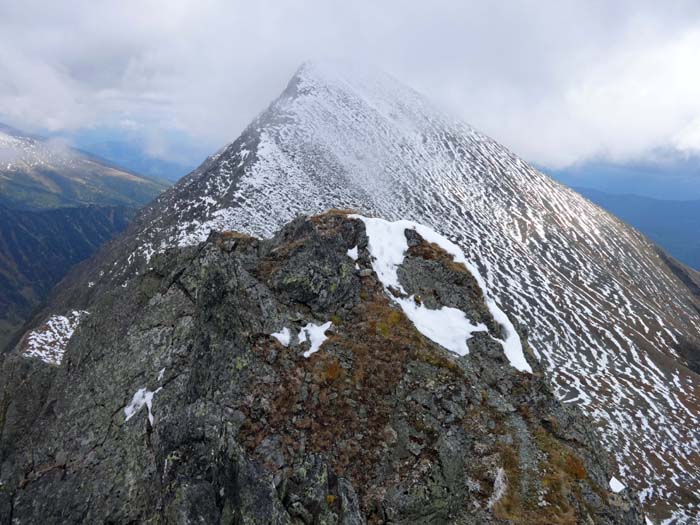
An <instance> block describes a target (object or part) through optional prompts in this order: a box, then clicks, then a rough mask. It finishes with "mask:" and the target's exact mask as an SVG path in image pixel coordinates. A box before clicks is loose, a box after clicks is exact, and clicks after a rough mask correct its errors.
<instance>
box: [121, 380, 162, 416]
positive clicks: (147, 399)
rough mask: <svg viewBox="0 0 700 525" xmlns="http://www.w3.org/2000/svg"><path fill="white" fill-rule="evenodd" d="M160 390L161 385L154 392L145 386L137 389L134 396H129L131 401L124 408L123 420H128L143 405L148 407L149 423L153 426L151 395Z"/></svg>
mask: <svg viewBox="0 0 700 525" xmlns="http://www.w3.org/2000/svg"><path fill="white" fill-rule="evenodd" d="M163 370H165V369H163ZM161 390H163V388H162V387H161V388H158V389H157V390H156V391H155V392H151V391H150V390H148V389H147V388H145V387H144V388H140V389H138V390H137V391H136V393H135V394H134V397H132V398H131V403H129V404H128V405H127V406H126V407H125V408H124V416H125V417H126V419H125V421H129V420H130V419H131V418H132V417H133V416H134V414H136V413H138V411H139V410H141V409H142V408H143V407H144V405H145V406H146V408H147V409H148V421H149V422H150V423H151V426H153V421H154V419H153V411H152V408H153V396H155V395H156V394H157V393H158V392H160V391H161Z"/></svg>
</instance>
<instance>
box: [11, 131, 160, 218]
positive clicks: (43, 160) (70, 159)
mask: <svg viewBox="0 0 700 525" xmlns="http://www.w3.org/2000/svg"><path fill="white" fill-rule="evenodd" d="M167 186H168V184H167V183H166V182H163V181H160V180H156V179H150V178H147V177H143V176H141V175H137V174H135V173H131V172H129V171H126V170H124V169H121V168H119V167H117V166H114V165H112V164H111V163H109V162H108V161H105V160H102V159H100V158H98V157H94V156H92V155H90V154H87V153H84V152H81V151H78V150H76V149H73V148H70V147H67V146H66V145H65V144H63V143H61V142H60V141H57V140H47V139H43V138H41V137H36V136H33V135H29V134H26V133H22V132H21V131H18V130H16V129H13V128H11V127H9V126H5V125H2V124H0V204H3V205H4V206H6V207H7V208H13V209H25V210H40V209H47V208H61V207H66V206H83V205H100V206H105V205H107V206H127V207H137V208H138V207H140V206H142V205H143V204H145V203H147V202H149V201H150V200H151V199H153V197H155V196H156V195H158V194H159V193H160V192H161V191H163V190H164V189H165V188H166V187H167Z"/></svg>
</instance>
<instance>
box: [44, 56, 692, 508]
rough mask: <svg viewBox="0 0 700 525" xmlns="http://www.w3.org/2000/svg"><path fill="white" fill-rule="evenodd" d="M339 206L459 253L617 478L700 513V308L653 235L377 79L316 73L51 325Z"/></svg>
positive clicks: (164, 202) (294, 85)
mask: <svg viewBox="0 0 700 525" xmlns="http://www.w3.org/2000/svg"><path fill="white" fill-rule="evenodd" d="M328 208H342V209H347V208H350V209H355V210H358V211H359V212H360V213H362V214H363V215H365V216H374V217H381V218H383V219H386V220H390V221H396V220H403V219H405V220H410V221H415V222H418V223H421V224H424V225H426V226H428V227H430V228H432V229H433V230H435V231H437V232H438V233H440V234H441V235H443V236H444V237H446V238H448V239H449V240H450V241H451V242H452V243H454V244H455V245H458V246H459V247H460V249H461V250H462V251H463V252H464V254H465V256H466V258H467V259H468V260H469V261H470V262H471V263H472V264H473V266H474V267H475V268H477V269H478V270H479V271H480V273H481V274H482V275H483V276H484V280H485V283H486V285H487V287H488V289H489V290H491V292H492V294H493V297H492V298H493V301H494V302H495V303H496V304H497V305H498V307H499V308H500V309H501V310H502V311H503V312H504V313H506V314H507V315H508V318H509V319H512V320H513V321H514V324H516V325H520V326H524V327H527V329H528V330H529V333H530V337H529V345H530V347H531V348H532V350H533V353H534V354H535V355H536V356H537V357H538V359H539V360H540V361H541V364H542V367H543V369H544V370H545V371H546V374H547V375H548V378H549V380H550V381H551V383H552V385H553V388H554V390H555V393H556V395H557V397H558V398H559V399H560V400H562V401H563V402H565V403H567V404H572V405H576V406H578V407H579V408H580V409H581V410H582V411H583V412H584V413H585V414H586V415H587V416H588V417H589V418H590V420H591V424H590V428H592V429H593V430H594V431H595V432H596V433H597V434H598V436H599V438H600V440H601V441H602V443H603V444H604V446H605V447H606V448H607V450H608V451H609V452H610V453H612V454H613V455H614V457H615V460H616V463H617V466H616V469H617V475H616V476H615V477H616V479H618V480H620V481H621V482H622V483H624V485H626V486H628V487H630V488H631V489H636V490H639V491H641V494H642V499H643V502H644V504H645V505H646V507H647V508H649V509H652V510H653V511H654V512H655V515H658V516H659V517H665V518H668V517H670V516H671V515H673V516H675V517H683V516H686V517H687V516H693V515H696V514H697V512H698V510H700V499H699V498H698V496H697V494H700V472H698V470H697V450H698V447H700V436H697V428H700V398H698V397H697V395H696V393H697V392H698V391H700V376H699V375H698V374H697V373H696V372H694V371H693V370H692V368H691V367H690V366H688V365H689V363H688V362H687V360H685V359H684V358H683V357H681V356H684V355H691V354H693V353H696V352H700V339H699V338H698V336H697V334H699V333H700V314H699V313H698V312H700V301H699V300H698V298H697V297H696V296H694V295H693V292H692V290H690V289H689V287H688V285H687V284H686V283H684V282H683V281H682V280H681V279H680V278H679V277H678V275H676V273H674V269H673V268H671V267H670V266H669V264H668V263H667V262H666V261H664V260H663V259H662V258H660V256H659V254H658V252H657V250H656V248H655V247H654V245H653V244H652V243H650V242H649V241H648V240H647V239H645V238H644V237H643V236H642V235H640V234H639V233H638V232H636V231H635V230H633V229H632V228H630V227H628V226H626V225H625V224H623V223H622V222H621V221H619V220H618V219H616V218H615V217H613V216H611V215H609V214H607V213H605V212H604V211H602V210H601V209H600V208H598V207H596V206H594V205H593V204H591V203H590V202H589V201H587V200H586V199H584V198H583V197H581V196H580V195H578V194H577V193H575V192H573V191H572V190H570V189H568V188H566V187H563V186H562V185H560V184H558V183H556V182H554V181H553V180H551V179H550V178H548V177H547V176H545V175H544V174H542V173H540V172H538V171H537V170H535V169H533V168H532V167H531V166H529V165H528V164H527V163H526V162H524V161H523V160H522V159H519V158H518V157H517V156H515V155H514V154H513V153H511V152H510V151H508V150H507V149H506V148H504V147H503V146H501V145H500V144H498V143H497V142H495V141H493V140H491V139H489V138H487V137H485V136H484V135H481V134H480V133H478V132H475V131H474V130H472V129H471V128H470V127H469V126H467V125H465V124H463V123H461V122H459V121H457V120H455V119H452V118H449V117H446V116H444V115H443V114H442V113H441V112H440V111H437V110H435V108H434V107H433V106H432V105H431V104H430V102H428V101H426V99H425V98H424V97H422V96H421V95H419V94H418V93H416V92H415V91H413V90H411V89H410V88H406V87H405V86H402V85H401V84H400V83H398V82H396V81H395V80H393V79H392V78H391V77H389V76H388V75H384V74H377V73H376V72H373V71H371V69H369V72H368V68H364V67H359V68H357V67H354V66H346V65H342V66H338V65H337V63H336V62H330V63H327V62H321V63H316V62H311V63H309V64H305V65H304V66H302V68H300V70H299V71H298V72H297V74H296V75H295V77H294V79H293V81H292V82H291V83H290V85H289V86H288V88H287V90H285V92H284V93H283V94H282V96H281V97H280V98H279V99H278V100H276V101H275V102H274V103H273V104H272V105H271V106H270V107H269V108H268V109H267V110H266V111H264V112H263V113H262V114H261V115H260V116H259V117H258V118H257V119H256V120H255V121H254V122H252V123H251V124H250V126H248V128H247V129H246V130H245V131H244V132H243V133H242V134H241V136H240V137H239V138H238V139H237V140H236V141H234V142H233V143H232V144H230V145H229V146H228V147H226V148H225V149H224V150H222V151H221V152H220V153H219V154H217V155H215V156H214V157H212V158H210V159H209V160H208V161H207V162H205V163H204V164H203V165H202V166H200V167H199V168H198V169H197V170H195V171H194V172H193V173H191V174H190V175H188V176H187V177H185V178H184V179H183V180H182V181H181V182H180V183H178V184H177V185H176V186H175V187H174V188H173V189H172V190H171V191H168V192H166V193H165V194H164V195H163V196H161V197H160V198H159V199H158V200H157V201H156V202H155V203H153V204H152V205H150V206H148V207H147V208H146V209H145V210H144V211H143V212H142V213H141V215H140V216H139V218H138V219H137V220H136V221H135V223H134V225H133V226H132V228H131V229H130V231H129V233H128V234H127V235H126V236H124V237H123V238H122V239H120V241H119V242H117V243H114V245H112V246H111V247H110V249H109V250H106V251H105V252H103V253H102V254H101V255H100V257H98V258H97V259H95V260H94V261H93V262H92V264H91V265H90V267H88V268H82V269H81V270H82V271H81V273H80V275H78V274H75V275H74V276H73V277H72V278H70V279H68V280H67V281H66V282H65V283H64V286H63V288H62V289H61V290H59V291H58V292H57V294H56V298H55V300H54V301H53V302H52V303H51V304H50V305H49V306H48V307H47V309H46V310H45V311H44V312H43V314H42V315H41V316H40V317H41V318H40V319H37V321H39V322H41V321H46V320H47V319H49V318H50V317H51V316H52V315H64V316H65V315H66V312H71V311H82V310H86V311H91V304H92V303H93V300H94V297H95V296H96V293H97V292H96V291H99V290H102V291H103V293H117V292H119V291H120V290H121V287H126V288H128V287H129V286H130V282H132V280H133V279H135V278H137V276H138V275H142V274H143V273H144V272H145V271H147V270H148V268H149V267H150V261H151V260H152V258H153V257H154V256H156V255H157V254H160V253H163V252H165V251H167V250H169V249H173V248H176V247H180V248H187V247H192V246H199V245H200V243H203V242H206V240H207V239H208V238H209V237H210V234H211V232H212V230H214V231H227V230H234V231H239V232H243V233H245V234H248V235H252V236H255V237H261V238H269V237H272V236H273V235H274V234H275V232H277V231H278V230H279V229H280V227H281V226H282V225H284V224H286V223H289V222H291V221H293V220H294V219H295V217H297V216H299V215H301V214H305V215H313V214H316V213H321V212H322V211H323V210H326V209H328ZM222 279H223V277H222ZM90 282H92V283H95V286H94V287H93V288H90V287H88V283H90ZM115 291H116V292H115ZM682 349H689V350H687V351H686V350H683V351H681V350H682ZM650 457H653V458H654V459H653V460H652V461H650V459H649V458H650ZM679 487H686V488H687V489H688V490H686V491H683V490H679Z"/></svg>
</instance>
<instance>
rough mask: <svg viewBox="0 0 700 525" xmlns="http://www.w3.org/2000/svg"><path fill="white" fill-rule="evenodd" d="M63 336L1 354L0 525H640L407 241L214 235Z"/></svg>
mask: <svg viewBox="0 0 700 525" xmlns="http://www.w3.org/2000/svg"><path fill="white" fill-rule="evenodd" d="M72 328H74V331H71V333H70V336H69V338H68V339H67V341H66V342H65V344H64V345H63V346H62V347H61V348H58V349H56V348H53V350H56V351H57V352H58V353H56V352H51V357H52V358H51V359H50V360H49V359H47V360H42V359H41V355H42V354H41V352H38V353H37V352H36V351H35V352H33V353H32V352H28V351H27V350H28V348H27V345H28V344H29V343H31V341H29V342H27V341H24V342H23V343H21V344H20V345H19V347H18V348H17V349H16V350H15V351H14V352H13V353H12V354H9V355H7V356H5V357H4V362H3V363H2V371H1V372H0V374H1V375H0V384H3V385H4V387H3V390H2V391H0V396H2V397H1V398H0V430H1V431H2V434H1V440H0V518H1V519H0V521H2V522H3V523H5V522H12V523H33V522H37V521H42V522H44V523H58V522H61V523H82V522H88V523H103V522H109V523H129V522H134V523H135V522H140V523H142V522H147V523H195V522H201V523H245V524H248V523H250V524H252V523H256V524H258V523H259V524H286V523H300V524H301V523H304V524H332V523H341V524H346V525H354V524H362V523H464V524H472V523H484V524H487V523H523V524H537V523H562V524H563V523H596V524H598V523H604V524H619V523H626V524H627V523H628V524H637V523H642V522H643V517H642V514H641V512H640V511H639V508H638V506H637V504H636V503H634V502H633V500H634V499H635V498H634V496H635V495H634V494H631V493H630V491H628V490H627V489H624V487H622V486H621V485H620V484H619V483H617V482H616V480H615V479H614V474H615V467H614V465H613V464H611V463H610V460H609V458H608V457H607V455H606V454H605V453H604V451H603V449H602V447H601V446H600V445H599V443H598V441H597V440H596V438H595V436H594V435H593V433H592V431H591V430H590V425H588V423H587V421H586V420H585V419H584V418H583V417H582V416H581V415H580V414H579V413H578V412H577V411H576V410H575V409H573V408H571V407H568V406H563V405H562V404H560V403H559V402H557V401H556V400H555V398H554V397H553V395H552V393H551V390H550V388H549V386H548V384H547V382H546V380H545V379H544V378H543V375H542V371H541V369H540V367H539V365H538V363H537V360H536V359H535V358H534V357H533V356H532V354H531V351H530V350H529V348H528V346H527V343H526V339H525V334H524V331H525V330H524V328H523V327H517V326H516V325H515V324H514V323H513V322H511V320H510V319H508V316H507V315H506V314H505V313H504V312H502V311H501V310H500V309H499V308H498V306H497V304H496V302H495V301H493V300H492V299H491V298H489V297H488V295H487V293H486V290H485V287H484V283H483V280H482V279H481V278H480V276H479V275H478V272H477V271H476V269H475V268H473V267H471V266H470V265H469V264H468V262H467V261H464V260H463V256H461V254H460V253H457V252H455V251H454V245H452V244H451V243H449V241H447V240H446V239H443V238H441V237H439V236H437V235H436V234H434V232H431V231H429V230H427V229H426V228H424V227H421V226H419V225H412V224H411V223H403V222H402V223H387V222H385V221H379V220H376V219H375V220H373V219H365V218H362V217H359V216H355V215H351V214H349V213H346V212H341V211H330V212H328V213H326V214H324V215H320V216H316V217H311V218H307V217H302V218H299V219H297V220H295V221H293V222H292V223H291V224H289V225H288V226H286V227H285V228H283V229H282V230H281V231H280V232H279V233H278V234H277V235H276V236H275V237H274V238H273V239H270V240H258V239H254V238H251V237H248V236H244V235H240V234H237V233H234V232H224V233H212V234H211V235H210V237H209V239H208V240H207V241H206V242H204V243H202V244H200V245H199V246H197V247H193V248H187V249H181V250H175V251H171V252H168V253H166V254H164V255H160V256H157V257H156V258H155V259H154V260H153V261H152V264H151V268H150V269H149V271H148V272H147V273H146V274H144V275H142V276H140V277H138V278H135V279H133V280H131V281H129V282H126V283H124V286H123V287H121V288H120V289H119V290H118V292H114V293H112V294H109V295H103V296H101V297H100V298H99V300H98V301H97V302H95V303H94V304H92V305H90V307H89V312H85V313H84V315H81V317H80V322H79V323H77V325H76V326H75V327H72ZM44 338H45V339H46V338H47V337H46V336H44ZM48 339H50V338H48ZM39 340H43V339H39ZM33 341H34V345H35V346H36V344H37V343H36V341H37V339H36V338H35V339H34V340H33ZM53 344H55V341H54V342H53ZM34 350H36V349H34ZM37 356H39V357H37ZM57 356H58V357H57Z"/></svg>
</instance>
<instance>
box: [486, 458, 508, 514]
mask: <svg viewBox="0 0 700 525" xmlns="http://www.w3.org/2000/svg"><path fill="white" fill-rule="evenodd" d="M507 488H508V478H507V477H506V471H505V470H503V468H501V467H499V468H498V471H497V472H496V479H495V480H494V482H493V494H491V497H490V498H489V502H488V507H489V508H493V506H494V505H495V504H496V503H498V501H499V500H500V499H501V498H502V497H503V495H504V494H505V493H506V489H507Z"/></svg>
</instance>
